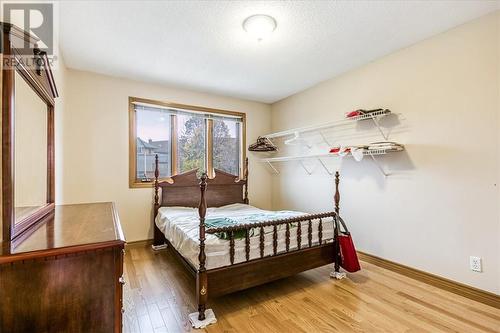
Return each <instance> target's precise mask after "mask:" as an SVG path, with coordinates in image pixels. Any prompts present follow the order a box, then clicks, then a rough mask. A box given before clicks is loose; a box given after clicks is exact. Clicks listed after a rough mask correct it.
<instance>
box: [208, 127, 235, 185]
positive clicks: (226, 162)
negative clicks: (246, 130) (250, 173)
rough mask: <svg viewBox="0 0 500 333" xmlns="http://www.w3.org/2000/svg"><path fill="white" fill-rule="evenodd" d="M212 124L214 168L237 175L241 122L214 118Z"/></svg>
mask: <svg viewBox="0 0 500 333" xmlns="http://www.w3.org/2000/svg"><path fill="white" fill-rule="evenodd" d="M213 124H214V125H213V126H214V127H213V166H214V168H215V169H219V170H222V171H225V172H228V173H230V174H233V175H239V170H240V150H241V134H240V133H241V123H240V122H239V121H236V120H221V119H214V121H213Z"/></svg>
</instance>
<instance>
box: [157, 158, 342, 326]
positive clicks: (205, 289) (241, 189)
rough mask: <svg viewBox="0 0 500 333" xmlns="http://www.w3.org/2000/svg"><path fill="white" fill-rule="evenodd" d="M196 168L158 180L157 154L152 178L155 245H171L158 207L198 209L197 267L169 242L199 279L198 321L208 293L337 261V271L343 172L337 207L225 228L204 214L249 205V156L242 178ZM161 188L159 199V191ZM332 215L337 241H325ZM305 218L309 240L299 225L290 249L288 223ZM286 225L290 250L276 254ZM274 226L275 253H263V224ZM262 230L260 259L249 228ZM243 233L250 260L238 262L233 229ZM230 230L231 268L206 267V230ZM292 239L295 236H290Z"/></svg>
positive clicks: (218, 293)
mask: <svg viewBox="0 0 500 333" xmlns="http://www.w3.org/2000/svg"><path fill="white" fill-rule="evenodd" d="M196 171H197V170H192V171H188V172H185V173H182V174H179V175H176V176H173V177H172V180H171V181H168V182H167V181H162V182H160V181H159V179H158V177H159V169H158V156H156V169H155V182H154V219H153V225H154V243H153V248H155V247H161V246H162V245H165V244H167V245H171V244H170V242H169V241H168V240H167V239H166V238H165V236H164V234H163V233H162V232H161V231H160V230H159V229H158V227H157V226H156V223H155V221H154V220H155V219H156V216H157V214H158V209H159V208H160V207H168V206H185V207H198V212H199V216H200V231H199V236H200V253H199V255H198V259H199V267H193V265H192V264H191V263H190V262H188V261H187V260H186V259H185V258H183V257H182V255H181V254H180V253H179V252H177V250H176V249H175V248H174V247H173V246H170V249H171V250H172V251H173V253H174V254H175V255H176V257H177V258H178V259H179V260H180V261H181V262H182V263H183V264H184V266H185V267H186V268H187V269H188V270H189V272H190V273H191V274H192V276H193V277H195V278H196V297H197V302H198V319H199V320H204V319H205V309H206V304H207V300H208V296H209V295H210V297H216V296H221V295H224V294H228V293H232V292H235V291H238V290H243V289H247V288H250V287H253V286H257V285H261V284H264V283H266V282H270V281H273V280H277V279H281V278H285V277H288V276H291V275H294V274H297V273H300V272H303V271H306V270H309V269H313V268H316V267H320V266H324V265H327V264H330V263H334V268H335V272H336V273H339V268H340V260H341V257H340V248H339V243H338V241H337V238H338V233H339V223H338V220H337V219H336V216H337V214H338V213H339V202H340V193H339V173H338V172H336V174H335V196H334V202H335V211H333V212H327V213H322V214H309V215H303V216H299V217H294V218H288V219H282V220H273V221H267V222H262V223H256V224H248V225H235V226H230V227H223V228H211V229H205V214H206V211H207V207H220V206H224V205H229V204H233V203H244V204H248V159H246V160H245V172H244V175H245V178H244V179H239V177H237V176H235V175H231V174H229V173H226V172H224V171H221V170H215V174H216V177H215V178H213V179H208V177H207V175H206V174H203V175H202V176H201V178H200V179H198V178H197V176H196ZM160 189H161V194H162V195H161V201H159V199H160V198H159V190H160ZM328 217H332V218H333V219H332V220H333V222H328V223H333V224H334V241H333V242H326V241H324V240H323V239H322V230H323V226H322V223H323V222H322V219H323V218H328ZM314 219H319V224H318V238H319V244H316V245H313V243H312V220H314ZM301 222H305V223H307V224H308V244H301V236H302V235H301V232H302V231H301V228H297V232H296V234H297V235H296V237H297V238H296V239H297V249H290V237H291V235H290V224H291V223H298V224H299V225H300V223H301ZM278 225H285V227H286V232H285V237H286V241H285V242H286V244H285V245H286V251H285V252H278V251H277V246H278V239H277V226H278ZM270 226H272V227H273V233H272V237H273V251H274V253H273V255H272V256H264V240H265V237H266V236H267V237H270V233H269V234H268V235H265V234H264V227H270ZM252 228H260V257H259V258H256V259H250V236H249V235H250V233H249V231H250V229H252ZM236 231H240V232H241V231H244V232H245V235H246V236H245V244H246V246H245V252H246V261H245V262H241V263H234V252H235V250H234V233H235V232H236ZM216 232H227V233H228V234H229V237H230V239H229V248H230V249H229V254H230V262H231V264H230V265H229V266H224V267H220V268H214V269H209V270H207V269H206V267H205V261H206V255H205V234H206V233H210V234H213V233H216ZM292 237H293V236H292Z"/></svg>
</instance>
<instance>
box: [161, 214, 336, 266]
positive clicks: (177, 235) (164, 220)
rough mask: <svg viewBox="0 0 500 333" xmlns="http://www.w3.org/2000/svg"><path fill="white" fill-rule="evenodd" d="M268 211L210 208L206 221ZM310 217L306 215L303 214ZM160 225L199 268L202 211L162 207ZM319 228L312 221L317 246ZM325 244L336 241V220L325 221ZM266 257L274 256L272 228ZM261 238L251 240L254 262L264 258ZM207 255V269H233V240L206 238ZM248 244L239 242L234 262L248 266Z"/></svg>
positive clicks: (281, 234) (293, 237)
mask: <svg viewBox="0 0 500 333" xmlns="http://www.w3.org/2000/svg"><path fill="white" fill-rule="evenodd" d="M265 212H266V211H265V210H262V209H259V208H256V207H253V206H250V205H245V204H232V205H227V206H223V207H218V208H208V209H207V215H206V217H218V216H227V217H231V216H234V215H238V214H242V213H245V214H247V213H248V214H258V213H265ZM302 214H306V213H301V215H302ZM155 222H156V225H157V226H158V228H159V229H160V230H161V231H162V232H163V234H164V235H165V237H166V238H167V239H168V240H169V241H170V243H171V244H172V246H174V247H175V249H176V250H177V251H178V252H179V253H180V254H181V255H182V256H183V257H184V258H185V259H187V260H188V261H189V262H190V263H191V264H192V265H193V266H194V267H198V266H199V261H198V254H199V244H200V242H199V240H198V239H199V216H198V209H196V208H190V207H162V208H160V209H159V211H158V216H157V217H156V221H155ZM318 225H319V219H317V220H313V221H312V229H313V232H312V242H313V246H314V245H317V244H318ZM322 226H323V235H322V239H323V242H326V241H328V242H330V241H332V239H333V222H332V218H325V219H323V223H322ZM307 229H308V223H307V222H302V224H301V232H302V236H301V239H302V241H301V248H305V247H307V246H308V234H307ZM264 232H265V246H264V256H270V255H272V254H273V234H272V227H269V228H266V229H265V231H264ZM285 239H286V238H285V228H284V227H283V228H281V230H279V231H278V253H280V252H285V247H286V245H285ZM259 243H260V242H259V236H258V235H256V236H253V237H251V238H250V259H255V258H259V257H260V244H259ZM296 248H297V228H296V227H292V228H290V250H293V249H296ZM205 254H206V256H207V259H206V263H205V266H206V267H207V269H213V268H218V267H223V266H228V265H230V256H229V240H225V239H221V238H218V237H217V236H215V235H212V234H206V239H205ZM245 260H246V256H245V240H244V239H235V242H234V262H235V263H239V262H244V261H245Z"/></svg>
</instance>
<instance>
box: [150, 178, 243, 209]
mask: <svg viewBox="0 0 500 333" xmlns="http://www.w3.org/2000/svg"><path fill="white" fill-rule="evenodd" d="M197 171H198V170H197V169H195V170H191V171H187V172H184V173H181V174H179V175H176V176H173V177H172V182H160V183H158V186H159V188H160V192H161V200H160V207H166V206H184V207H198V206H199V205H200V195H201V192H200V180H199V179H198V177H197V176H196V173H197ZM246 183H247V181H246V180H243V179H239V178H238V176H235V175H231V174H229V173H227V172H224V171H221V170H217V169H216V170H215V177H214V178H213V179H209V180H208V181H207V192H206V198H207V205H208V207H220V206H224V205H229V204H233V203H245V198H244V197H243V188H244V186H245V185H246Z"/></svg>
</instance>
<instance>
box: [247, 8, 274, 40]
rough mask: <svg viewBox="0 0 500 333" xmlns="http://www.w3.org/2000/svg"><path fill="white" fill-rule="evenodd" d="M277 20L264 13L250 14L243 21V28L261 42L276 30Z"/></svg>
mask: <svg viewBox="0 0 500 333" xmlns="http://www.w3.org/2000/svg"><path fill="white" fill-rule="evenodd" d="M276 25H277V24H276V20H275V19H274V18H273V17H271V16H269V15H264V14H257V15H252V16H249V17H247V18H246V19H245V21H243V29H244V30H245V31H246V32H248V33H249V34H250V35H251V36H252V37H254V38H256V39H257V40H258V41H259V42H260V41H261V40H263V39H264V38H265V37H267V36H269V35H270V34H271V33H272V32H273V31H274V30H276Z"/></svg>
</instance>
